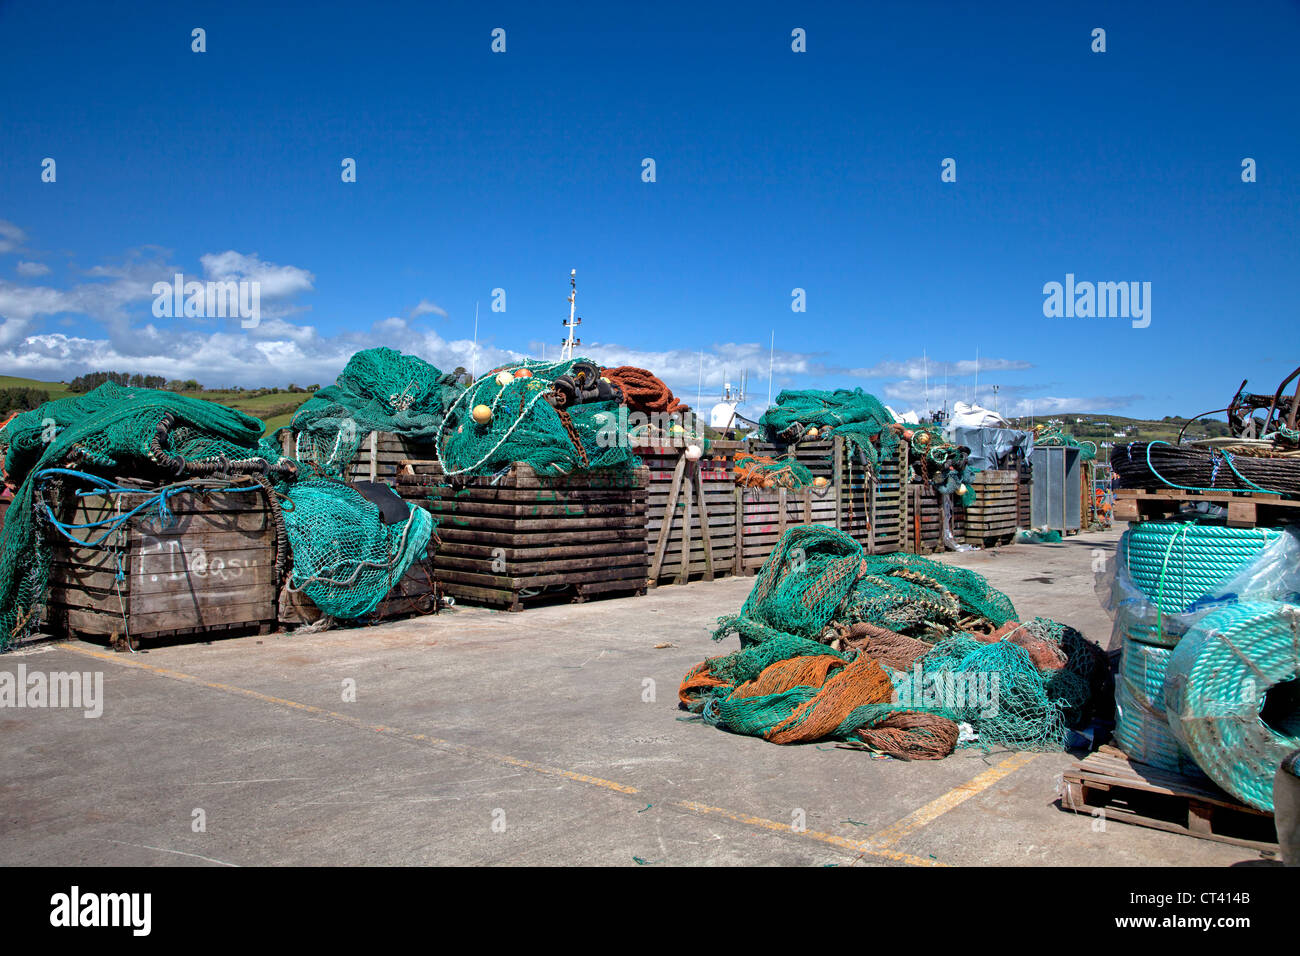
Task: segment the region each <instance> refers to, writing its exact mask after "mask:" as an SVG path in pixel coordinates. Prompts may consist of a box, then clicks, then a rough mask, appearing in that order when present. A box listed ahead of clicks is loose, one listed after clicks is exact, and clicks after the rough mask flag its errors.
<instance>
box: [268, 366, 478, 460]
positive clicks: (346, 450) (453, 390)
mask: <svg viewBox="0 0 1300 956" xmlns="http://www.w3.org/2000/svg"><path fill="white" fill-rule="evenodd" d="M464 391H465V389H464V387H463V386H462V385H461V384H460V383H459V381H458V380H457V378H456V376H455V375H453V374H447V373H443V372H441V371H439V370H438V369H437V368H435V367H434V366H432V365H430V364H429V363H428V362H426V361H424V359H422V358H419V357H417V356H414V355H405V354H403V353H401V352H396V351H394V350H393V349H387V348H376V349H364V350H362V351H360V352H357V353H356V354H355V355H353V356H352V358H350V359H349V360H348V364H347V365H346V366H345V367H344V369H343V371H342V372H340V373H339V376H338V378H337V379H336V380H335V382H334V384H333V385H330V386H327V387H326V388H322V389H321V390H319V391H318V392H316V394H315V395H313V396H312V397H311V398H310V399H308V400H307V401H306V402H304V403H303V405H302V407H300V408H299V409H298V411H297V412H296V413H295V414H294V416H293V420H292V421H291V422H290V423H289V428H290V430H291V431H292V433H293V435H294V440H295V442H296V446H295V451H294V457H296V458H298V459H299V460H301V461H304V462H313V463H315V464H316V465H317V466H318V467H319V468H320V469H321V470H322V471H323V472H324V473H326V474H329V475H334V476H336V477H340V476H342V475H344V474H345V473H346V471H347V466H348V464H349V463H350V462H351V461H352V459H353V458H354V457H355V455H356V453H357V449H358V448H359V447H360V446H361V443H362V441H364V440H365V437H366V436H367V435H368V434H369V433H370V432H372V431H378V432H391V433H393V434H396V435H400V436H401V437H403V438H406V439H409V440H411V441H413V442H432V441H433V439H434V436H436V435H437V433H438V429H439V428H440V427H441V426H442V423H443V419H445V418H446V416H447V412H448V411H449V410H450V409H451V407H452V405H453V404H454V403H455V401H456V399H457V398H458V397H459V396H460V395H461V394H462V393H463V392H464Z"/></svg>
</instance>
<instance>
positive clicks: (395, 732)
mask: <svg viewBox="0 0 1300 956" xmlns="http://www.w3.org/2000/svg"><path fill="white" fill-rule="evenodd" d="M58 646H59V647H61V648H62V649H64V650H68V651H72V652H74V653H76V654H82V655H84V656H86V657H94V658H98V659H100V660H104V661H107V662H109V663H111V664H117V665H119V666H121V667H134V668H137V669H139V670H145V671H149V672H151V673H154V674H157V675H159V676H160V677H167V678H170V679H171V680H177V681H182V682H184V683H188V684H196V685H199V686H202V687H209V688H212V689H213V690H220V691H225V692H226V693H230V694H237V695H239V696H241V697H248V698H251V699H253V700H259V701H262V702H264V703H267V704H274V705H277V706H280V707H288V708H291V709H293V710H298V711H302V712H304V713H308V714H314V715H316V716H319V717H328V718H330V719H331V720H337V721H341V722H342V723H345V724H349V725H351V726H353V727H358V728H360V729H363V730H368V731H371V732H373V733H379V734H384V735H386V736H390V737H398V738H401V739H405V740H412V741H417V742H419V743H423V744H428V745H430V746H433V747H436V748H438V749H439V750H445V751H449V752H451V753H455V754H458V755H460V756H464V757H470V758H477V759H485V760H491V761H494V762H496V763H500V764H503V765H505V766H509V767H518V768H520V769H523V770H532V771H534V772H536V773H542V774H548V775H550V776H556V777H563V778H564V779H566V780H573V781H575V782H578V783H586V784H590V785H592V786H596V787H601V788H603V789H606V790H612V791H614V792H616V793H626V794H635V793H638V792H639V791H638V790H637V788H636V787H632V786H629V785H627V784H623V783H617V782H615V781H613V780H605V779H603V778H601V777H593V776H590V775H588V774H585V773H578V772H577V771H574V770H565V769H563V768H560V767H549V766H547V765H545V764H539V763H535V762H533V761H531V760H524V759H523V758H521V757H513V756H511V755H509V754H502V753H496V752H494V751H490V750H483V749H480V748H478V747H469V746H466V745H465V744H457V743H453V742H452V741H449V740H443V739H441V738H439V737H431V736H429V735H427V734H416V733H410V732H409V731H404V730H400V729H398V728H396V727H388V726H386V725H383V724H370V723H367V722H366V721H364V720H360V719H358V718H356V717H353V716H351V715H350V714H341V713H339V712H337V711H332V710H326V709H325V708H323V707H316V706H314V705H312V704H304V703H301V702H299V701H295V700H288V699H286V698H284V697H274V696H272V695H270V694H263V693H261V692H260V691H255V690H249V689H248V688H245V687H236V686H234V685H233V684H223V683H221V682H219V681H208V680H204V679H203V678H201V677H195V676H194V675H193V674H186V673H184V672H182V671H176V670H170V669H169V668H165V667H158V666H156V665H153V664H146V663H145V662H144V661H134V660H130V659H124V658H122V657H121V656H120V655H119V654H117V653H111V654H110V653H107V652H104V651H96V650H91V649H89V648H85V647H78V646H76V645H75V644H60V645H58ZM1037 756H1038V754H1013V755H1012V756H1010V757H1008V758H1007V759H1005V760H1003V761H1002V762H1001V763H999V764H998V765H997V766H995V767H990V768H989V769H988V770H985V771H984V772H983V773H981V774H978V775H977V776H975V777H974V778H972V779H971V780H969V781H967V782H966V783H964V784H961V785H959V786H956V787H954V788H953V789H952V790H950V791H948V792H947V793H945V794H944V795H943V796H941V797H939V798H938V799H935V800H932V801H930V802H929V803H927V804H926V805H925V806H923V807H920V808H919V809H917V810H914V811H913V812H912V813H909V814H908V815H907V816H905V817H903V818H902V819H901V820H898V821H897V822H896V823H893V824H891V825H890V826H888V827H886V828H885V829H883V830H881V831H880V832H878V833H875V834H873V835H872V836H870V837H868V838H867V839H866V840H850V839H848V838H847V837H842V836H837V835H836V834H833V833H823V832H820V831H817V830H794V829H792V828H791V827H790V826H789V825H788V824H784V823H778V822H777V821H775V820H767V819H764V818H763V817H756V816H751V815H750V814H746V813H736V812H734V811H732V810H726V809H723V808H722V807H712V806H709V805H708V804H703V803H696V802H693V801H687V800H682V801H677V802H675V803H673V804H671V806H675V807H678V808H680V809H684V810H687V811H689V812H691V813H696V814H707V815H713V816H720V817H724V818H725V819H728V820H732V821H734V822H737V823H741V824H744V825H746V826H749V827H754V828H757V829H761V830H769V831H771V832H774V833H787V834H793V835H795V836H800V837H804V838H806V839H811V840H816V841H819V842H821V843H825V844H827V845H830V846H836V847H840V848H841V849H845V850H850V851H852V852H854V853H858V854H863V855H867V856H874V857H882V858H884V859H888V860H893V861H895V862H898V863H906V864H909V865H911V866H947V865H948V864H946V863H940V862H938V861H937V860H932V859H924V858H922V857H919V856H914V855H912V854H910V853H903V852H900V851H896V850H891V849H890V847H892V846H893V845H894V844H895V843H897V842H898V841H899V840H902V839H903V838H904V837H906V836H907V835H908V834H910V833H912V832H914V831H915V830H918V829H920V828H921V827H923V826H925V825H926V824H928V823H931V822H932V821H934V820H936V819H938V818H939V817H941V816H942V815H943V814H945V813H947V812H948V811H949V810H951V809H953V808H954V807H956V806H958V805H959V804H961V803H963V802H965V801H966V800H969V799H970V798H971V797H973V796H975V795H976V794H977V793H980V792H981V791H983V790H986V789H987V788H988V787H990V786H992V785H993V784H994V783H996V782H997V781H999V780H1001V779H1002V778H1003V777H1005V776H1007V775H1008V774H1010V773H1014V772H1015V771H1016V770H1019V769H1020V768H1021V767H1023V766H1024V765H1025V764H1027V763H1029V762H1030V761H1031V760H1033V759H1034V758H1035V757H1037Z"/></svg>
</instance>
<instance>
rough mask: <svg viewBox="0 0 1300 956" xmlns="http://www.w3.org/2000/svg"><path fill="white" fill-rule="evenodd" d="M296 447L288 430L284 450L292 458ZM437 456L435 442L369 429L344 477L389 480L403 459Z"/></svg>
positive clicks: (347, 478) (359, 479)
mask: <svg viewBox="0 0 1300 956" xmlns="http://www.w3.org/2000/svg"><path fill="white" fill-rule="evenodd" d="M294 449H295V443H294V438H293V436H292V435H291V434H289V433H288V432H286V433H285V438H284V453H285V454H286V455H289V456H291V457H292V456H294V454H295V451H294ZM436 457H437V449H436V448H435V447H434V445H433V443H432V442H428V443H423V442H414V441H411V440H409V439H406V438H403V437H402V436H400V435H395V434H393V433H392V432H368V433H367V434H366V435H364V436H363V437H362V439H361V445H360V447H358V448H357V453H356V454H355V455H354V456H353V457H352V461H351V462H350V463H349V464H348V467H347V474H346V475H345V476H344V478H345V480H347V481H386V480H388V479H391V478H394V477H395V476H396V475H397V472H398V471H399V467H400V465H401V463H402V462H403V461H407V460H410V459H430V460H432V459H434V458H436Z"/></svg>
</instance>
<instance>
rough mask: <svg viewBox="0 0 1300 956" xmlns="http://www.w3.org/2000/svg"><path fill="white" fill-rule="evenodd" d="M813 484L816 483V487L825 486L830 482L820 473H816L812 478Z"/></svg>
mask: <svg viewBox="0 0 1300 956" xmlns="http://www.w3.org/2000/svg"><path fill="white" fill-rule="evenodd" d="M813 484H814V485H816V486H817V487H818V488H825V487H826V486H827V485H829V484H830V482H829V481H827V480H826V479H825V478H823V477H822V476H821V475H818V476H817V477H816V478H814V479H813Z"/></svg>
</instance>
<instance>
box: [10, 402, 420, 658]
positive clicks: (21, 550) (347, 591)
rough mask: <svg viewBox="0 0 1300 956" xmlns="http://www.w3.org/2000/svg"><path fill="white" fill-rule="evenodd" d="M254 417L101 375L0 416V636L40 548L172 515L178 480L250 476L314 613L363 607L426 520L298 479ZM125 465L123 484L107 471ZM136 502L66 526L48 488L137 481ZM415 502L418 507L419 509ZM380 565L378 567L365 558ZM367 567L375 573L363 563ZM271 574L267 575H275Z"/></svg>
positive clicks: (399, 567) (79, 542) (100, 489)
mask: <svg viewBox="0 0 1300 956" xmlns="http://www.w3.org/2000/svg"><path fill="white" fill-rule="evenodd" d="M264 427H265V426H264V425H263V423H262V422H261V421H259V420H257V419H255V418H252V417H250V416H248V415H245V414H243V413H242V412H239V411H236V410H235V409H232V408H227V407H225V406H223V405H217V404H215V403H212V402H206V401H202V400H200V399H196V398H193V397H191V396H187V395H180V394H176V393H173V392H167V391H159V390H155V389H145V388H129V387H123V386H118V385H115V384H112V383H106V384H104V385H101V386H99V388H96V389H95V390H94V391H92V392H89V393H87V394H85V395H82V396H76V397H72V398H65V399H59V400H57V401H52V402H46V403H45V404H44V405H41V406H40V407H39V408H36V409H34V410H32V411H30V412H24V413H23V414H21V415H18V416H15V417H14V418H13V419H12V420H11V421H9V423H8V424H6V425H5V426H4V428H3V429H2V430H0V456H3V462H4V472H5V481H6V483H7V484H8V485H9V486H10V487H13V488H15V489H16V490H15V493H14V500H13V503H12V504H11V505H10V507H9V510H8V512H7V513H6V515H5V522H4V529H3V537H0V649H3V648H5V647H7V646H8V645H9V644H11V643H12V642H13V641H14V640H17V639H21V638H23V637H25V636H27V635H28V634H29V633H31V632H32V630H33V629H34V628H35V626H36V624H37V621H38V619H39V615H38V614H37V613H36V612H37V611H38V610H39V608H40V606H41V604H42V602H43V601H44V598H45V593H46V589H47V586H48V583H49V574H50V564H51V560H52V549H53V548H54V547H55V546H56V545H63V546H66V545H69V544H72V545H73V546H85V545H87V544H88V543H94V542H103V541H107V540H109V538H110V536H111V535H112V533H113V532H114V531H115V530H116V528H117V527H120V526H121V525H122V524H124V523H125V521H127V520H132V519H139V520H142V521H152V522H156V523H157V525H158V526H160V527H166V526H168V525H169V523H170V522H171V521H172V520H173V518H172V515H171V512H170V510H169V508H168V504H167V502H168V500H169V499H172V498H174V497H175V496H177V495H180V494H195V495H202V494H209V493H211V492H212V491H214V490H232V491H233V490H242V491H247V490H249V486H250V483H257V484H258V485H260V486H261V488H262V491H263V493H264V494H265V495H266V496H267V499H268V502H269V504H270V506H271V511H272V514H273V516H274V517H275V519H276V520H277V522H282V523H283V527H282V528H280V529H277V530H278V531H279V534H278V538H280V539H281V540H287V541H288V542H289V543H290V545H291V547H292V556H291V560H292V568H293V570H292V574H293V575H294V578H295V579H296V580H298V581H300V582H302V583H303V585H304V590H305V591H306V593H307V594H308V595H309V596H310V597H311V598H312V600H313V601H315V602H316V603H317V605H318V606H319V607H320V608H321V610H322V611H324V612H325V613H327V614H331V615H334V616H338V617H343V618H348V617H353V616H360V615H361V614H364V613H368V612H369V611H370V610H372V609H373V608H374V607H375V606H377V605H378V603H379V601H380V600H382V598H383V597H384V594H385V593H386V592H387V590H388V588H387V587H385V586H384V585H383V581H382V580H381V578H384V577H385V576H386V577H391V578H392V579H393V580H396V579H397V578H400V577H401V575H402V574H403V573H405V571H406V568H407V567H408V566H409V564H410V562H411V560H413V559H414V558H415V557H416V556H417V555H419V554H422V553H423V552H424V550H425V548H426V546H427V544H428V541H429V537H430V533H431V531H432V522H431V520H430V519H429V518H428V516H427V514H425V513H424V512H423V511H421V509H413V513H412V515H411V516H410V517H409V518H408V519H407V522H406V525H405V526H399V525H384V524H383V522H382V520H381V515H380V509H379V508H378V506H377V505H375V504H372V503H371V502H368V501H366V500H364V499H363V498H361V496H360V495H358V494H357V493H356V492H355V491H354V490H353V489H351V488H349V487H348V486H347V485H344V484H343V483H341V482H335V481H325V480H320V481H318V482H313V483H312V487H313V488H314V490H313V491H311V492H309V493H307V492H305V490H304V491H299V486H300V485H299V479H300V477H302V476H303V475H304V473H305V469H304V468H303V467H302V466H301V464H300V463H299V462H296V461H294V460H292V459H288V458H284V457H283V456H281V454H280V452H279V450H278V446H277V443H276V442H275V441H273V440H268V439H263V438H262V437H261V435H262V432H263V430H264ZM122 479H131V480H132V485H131V486H130V487H129V488H128V487H124V486H121V485H119V484H117V481H118V480H122ZM141 488H145V489H146V490H149V491H150V494H149V502H150V505H149V508H150V509H151V510H150V511H149V512H144V511H140V512H138V513H135V514H122V515H115V516H113V517H111V518H107V519H105V520H104V521H103V522H101V523H99V524H97V525H95V526H94V527H83V526H78V527H71V526H69V525H67V524H65V523H64V522H63V521H61V520H60V515H59V514H57V513H56V510H57V509H55V508H51V506H50V502H51V501H56V502H58V501H71V500H73V499H74V498H76V497H78V496H82V495H96V496H103V495H109V496H117V495H122V494H127V493H131V494H135V495H139V493H140V490H141ZM420 515H424V517H423V518H421V517H420ZM380 566H382V567H383V571H382V573H379V572H378V570H377V569H378V568H379V567H380ZM372 572H375V573H372ZM277 583H279V582H277Z"/></svg>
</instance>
